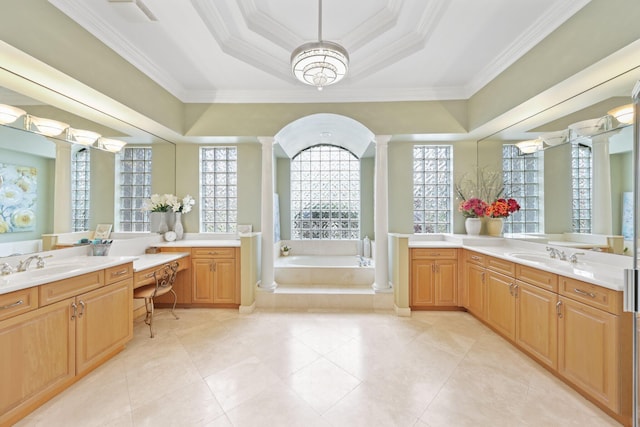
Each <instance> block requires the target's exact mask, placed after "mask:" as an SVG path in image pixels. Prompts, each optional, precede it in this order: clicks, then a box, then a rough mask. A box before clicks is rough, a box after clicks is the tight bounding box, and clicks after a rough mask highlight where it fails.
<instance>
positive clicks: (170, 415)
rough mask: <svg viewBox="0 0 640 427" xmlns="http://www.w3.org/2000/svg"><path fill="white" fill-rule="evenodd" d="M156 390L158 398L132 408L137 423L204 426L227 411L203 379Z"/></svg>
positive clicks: (146, 424)
mask: <svg viewBox="0 0 640 427" xmlns="http://www.w3.org/2000/svg"><path fill="white" fill-rule="evenodd" d="M157 392H158V393H157V399H155V400H153V401H151V402H149V403H147V404H145V405H143V406H141V407H139V408H137V409H135V410H134V411H133V414H132V418H133V422H134V424H135V425H136V426H178V425H184V426H203V425H207V424H208V423H211V422H213V421H214V420H215V419H217V418H218V417H220V416H221V415H224V411H223V410H222V407H221V406H220V404H219V403H218V401H217V400H216V399H215V397H213V394H212V393H211V390H210V389H209V387H208V386H207V384H206V383H205V382H204V380H201V381H198V382H194V383H191V384H188V385H186V386H184V387H180V388H178V389H169V390H157ZM163 392H164V393H163Z"/></svg>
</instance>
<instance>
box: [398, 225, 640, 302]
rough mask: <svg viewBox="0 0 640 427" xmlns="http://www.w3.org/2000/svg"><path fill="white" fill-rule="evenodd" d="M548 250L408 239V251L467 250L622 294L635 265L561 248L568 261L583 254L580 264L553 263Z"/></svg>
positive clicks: (458, 239)
mask: <svg viewBox="0 0 640 427" xmlns="http://www.w3.org/2000/svg"><path fill="white" fill-rule="evenodd" d="M547 246H552V247H553V246H556V245H554V244H552V243H551V242H549V243H548V244H540V243H531V242H518V241H514V240H512V239H502V238H495V237H486V236H478V237H468V236H466V235H435V236H432V237H429V238H424V237H423V238H417V239H413V238H412V237H409V248H464V249H468V250H472V251H476V252H479V253H482V254H485V255H489V256H493V257H496V258H501V259H504V260H507V261H511V262H515V263H517V264H522V265H527V266H529V267H534V268H537V269H540V270H543V271H548V272H551V273H555V274H559V275H562V276H565V277H570V278H573V279H577V280H582V281H583V282H588V283H592V284H594V285H598V286H602V287H604V288H608V289H613V290H615V291H622V290H623V288H624V270H625V268H631V264H632V262H633V260H632V259H631V257H625V256H620V255H612V254H606V253H598V252H594V251H586V250H580V249H578V248H572V249H568V248H566V247H563V246H562V245H557V249H559V250H562V251H563V252H565V253H566V255H567V257H568V256H570V255H571V254H572V253H582V255H579V256H578V262H577V263H575V264H572V263H571V262H569V261H561V260H559V259H552V258H551V257H550V256H549V254H548V253H547V252H546V251H545V248H546V247H547ZM591 246H593V245H591ZM591 246H590V247H591ZM519 255H525V256H526V255H533V256H535V257H538V258H539V259H537V260H535V261H533V260H527V259H523V258H520V257H519Z"/></svg>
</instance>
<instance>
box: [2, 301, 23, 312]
mask: <svg viewBox="0 0 640 427" xmlns="http://www.w3.org/2000/svg"><path fill="white" fill-rule="evenodd" d="M20 304H24V301H22V300H18V301H16V302H14V303H13V304H9V305H3V306H2V307H0V310H6V309H8V308H11V307H16V306H18V305H20Z"/></svg>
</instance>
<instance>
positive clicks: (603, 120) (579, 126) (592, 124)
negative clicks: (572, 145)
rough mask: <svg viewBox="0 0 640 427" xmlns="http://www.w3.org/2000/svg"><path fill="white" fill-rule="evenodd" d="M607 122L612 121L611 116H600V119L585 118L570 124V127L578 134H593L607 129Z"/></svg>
mask: <svg viewBox="0 0 640 427" xmlns="http://www.w3.org/2000/svg"><path fill="white" fill-rule="evenodd" d="M607 122H610V119H609V116H604V117H600V118H598V119H589V120H583V121H581V122H576V123H573V124H570V125H569V129H571V130H572V131H573V132H575V133H576V134H577V135H578V136H593V135H595V134H597V133H599V132H602V131H604V130H606V129H607Z"/></svg>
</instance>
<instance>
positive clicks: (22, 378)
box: [0, 299, 76, 425]
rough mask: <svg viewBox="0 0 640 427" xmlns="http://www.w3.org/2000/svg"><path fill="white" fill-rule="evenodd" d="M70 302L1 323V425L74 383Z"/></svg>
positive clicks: (73, 345) (73, 323) (60, 303)
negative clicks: (71, 382) (42, 399)
mask: <svg viewBox="0 0 640 427" xmlns="http://www.w3.org/2000/svg"><path fill="white" fill-rule="evenodd" d="M72 303H73V299H67V300H63V301H60V302H57V303H54V304H51V305H48V306H46V307H43V308H40V309H38V310H34V311H31V312H29V313H25V314H21V315H18V316H15V317H12V318H10V319H7V320H3V321H2V322H0V360H1V361H2V363H0V378H1V381H0V425H5V424H11V423H12V422H13V421H15V418H13V417H16V415H19V414H20V413H21V414H24V411H26V410H27V407H28V406H29V405H30V404H31V405H33V404H34V402H37V401H38V400H39V399H40V398H45V396H49V397H50V396H51V393H53V392H54V391H56V390H61V389H62V388H63V387H65V386H67V385H68V384H69V383H70V381H72V380H73V377H74V376H75V353H74V349H75V344H76V343H75V336H76V335H75V322H74V321H73V320H71V315H72V309H71V304H72ZM10 420H12V421H10Z"/></svg>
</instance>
